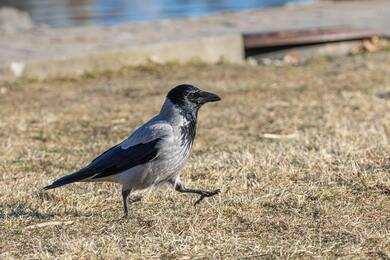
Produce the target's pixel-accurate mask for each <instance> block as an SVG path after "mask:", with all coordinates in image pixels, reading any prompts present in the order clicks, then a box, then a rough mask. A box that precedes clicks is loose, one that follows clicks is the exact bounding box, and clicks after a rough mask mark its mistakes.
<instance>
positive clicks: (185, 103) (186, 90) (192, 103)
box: [167, 84, 221, 109]
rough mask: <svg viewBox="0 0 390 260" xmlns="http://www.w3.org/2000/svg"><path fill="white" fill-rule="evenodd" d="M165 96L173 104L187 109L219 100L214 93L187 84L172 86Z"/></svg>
mask: <svg viewBox="0 0 390 260" xmlns="http://www.w3.org/2000/svg"><path fill="white" fill-rule="evenodd" d="M167 98H168V99H169V100H170V101H171V102H172V103H173V104H175V105H177V106H179V107H182V108H188V109H196V108H199V107H200V106H202V105H203V104H205V103H208V102H216V101H219V100H221V98H220V97H219V96H217V95H216V94H214V93H210V92H206V91H203V90H200V89H199V88H197V87H194V86H192V85H188V84H182V85H179V86H176V87H174V88H173V89H171V90H170V91H169V92H168V95H167Z"/></svg>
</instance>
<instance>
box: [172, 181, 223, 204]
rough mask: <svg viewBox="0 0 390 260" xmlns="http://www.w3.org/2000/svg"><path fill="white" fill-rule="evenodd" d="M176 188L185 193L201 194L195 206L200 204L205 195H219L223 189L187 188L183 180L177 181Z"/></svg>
mask: <svg viewBox="0 0 390 260" xmlns="http://www.w3.org/2000/svg"><path fill="white" fill-rule="evenodd" d="M175 190H177V191H178V192H183V193H195V194H199V195H200V198H199V199H198V200H197V201H195V203H194V206H195V205H197V204H199V203H200V202H201V201H202V200H203V199H204V198H205V197H212V196H214V195H217V194H218V193H220V191H221V190H220V189H217V190H213V191H205V190H197V189H187V188H186V187H184V185H183V184H182V183H181V182H176V183H175Z"/></svg>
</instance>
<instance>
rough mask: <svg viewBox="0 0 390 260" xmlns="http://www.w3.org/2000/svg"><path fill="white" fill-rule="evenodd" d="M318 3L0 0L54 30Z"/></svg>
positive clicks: (279, 0) (300, 0) (0, 3)
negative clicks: (54, 28)
mask: <svg viewBox="0 0 390 260" xmlns="http://www.w3.org/2000/svg"><path fill="white" fill-rule="evenodd" d="M315 1H316V0H245V1H241V0H147V1H137V0H112V1H105V0H0V8H1V7H4V6H9V7H14V8H17V9H20V10H23V11H26V12H27V13H29V14H30V16H31V17H32V20H33V21H34V22H35V23H43V24H48V25H50V26H52V27H66V26H79V25H94V24H103V25H109V24H118V23H124V22H129V21H150V20H159V19H169V18H179V17H188V16H201V15H207V14H212V13H218V12H227V11H241V10H251V9H258V8H266V7H272V6H281V5H285V4H292V3H305V2H315Z"/></svg>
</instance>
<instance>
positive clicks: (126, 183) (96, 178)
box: [44, 84, 221, 217]
mask: <svg viewBox="0 0 390 260" xmlns="http://www.w3.org/2000/svg"><path fill="white" fill-rule="evenodd" d="M219 100H221V98H220V97H219V96H218V95H216V94H214V93H210V92H206V91H202V90H200V89H199V88H198V87H195V86H192V85H189V84H182V85H178V86H176V87H174V88H173V89H171V90H170V91H169V92H168V94H167V96H166V99H165V102H164V104H163V106H162V108H161V110H160V113H158V114H157V115H155V116H154V117H152V118H151V119H150V120H149V121H148V122H146V123H145V124H144V125H142V126H140V127H139V128H137V129H136V130H135V131H134V132H133V133H132V134H131V135H130V136H129V137H128V138H127V139H125V140H123V141H122V142H121V143H119V144H118V145H115V146H114V147H112V148H110V149H108V150H107V151H105V152H104V153H102V154H101V155H99V156H98V157H97V158H95V159H94V160H93V161H92V162H91V163H90V164H89V165H87V166H86V167H84V168H82V169H81V170H79V171H77V172H74V173H72V174H69V175H66V176H64V177H62V178H60V179H58V180H56V181H54V182H53V183H52V184H50V185H48V186H46V187H44V190H49V189H54V188H58V187H61V186H63V185H66V184H70V183H74V182H101V181H108V182H114V183H119V184H121V185H122V198H123V207H124V214H125V217H127V216H128V196H129V194H130V193H131V192H133V191H135V190H142V189H146V188H150V187H156V186H160V185H162V184H169V185H170V186H172V187H173V188H175V190H176V191H178V192H183V193H195V194H199V195H200V197H199V199H198V200H197V201H196V202H195V204H194V205H196V204H198V203H200V202H201V201H202V200H203V199H204V198H205V197H211V196H214V195H216V194H218V193H219V192H220V190H219V189H216V190H212V191H206V190H200V189H189V188H186V187H185V186H184V184H183V183H182V182H181V181H180V176H179V175H180V171H181V170H182V168H183V166H184V163H185V162H186V160H187V158H188V156H189V154H190V151H191V148H192V144H193V142H194V139H195V135H196V127H197V117H198V111H199V108H200V107H201V106H202V105H204V104H205V103H208V102H216V101H219Z"/></svg>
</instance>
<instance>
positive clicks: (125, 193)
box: [122, 190, 130, 218]
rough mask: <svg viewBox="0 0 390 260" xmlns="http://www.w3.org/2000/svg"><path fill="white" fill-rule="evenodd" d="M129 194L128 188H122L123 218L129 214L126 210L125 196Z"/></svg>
mask: <svg viewBox="0 0 390 260" xmlns="http://www.w3.org/2000/svg"><path fill="white" fill-rule="evenodd" d="M129 194H130V190H122V198H123V208H124V210H125V218H127V216H128V215H129V210H128V207H127V204H128V203H127V197H128V196H129Z"/></svg>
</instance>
